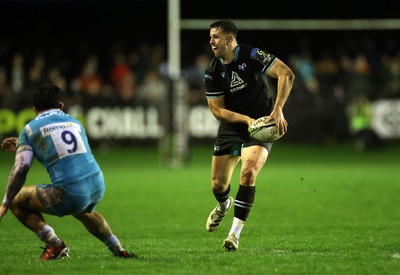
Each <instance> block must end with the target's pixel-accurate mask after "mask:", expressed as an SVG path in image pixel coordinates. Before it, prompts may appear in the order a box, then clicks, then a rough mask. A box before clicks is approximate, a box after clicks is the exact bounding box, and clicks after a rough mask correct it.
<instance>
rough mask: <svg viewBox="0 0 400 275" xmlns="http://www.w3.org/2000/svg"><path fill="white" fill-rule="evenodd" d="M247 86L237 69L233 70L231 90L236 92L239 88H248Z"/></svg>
mask: <svg viewBox="0 0 400 275" xmlns="http://www.w3.org/2000/svg"><path fill="white" fill-rule="evenodd" d="M246 86H247V83H245V82H244V81H243V80H242V79H241V78H240V76H239V75H238V74H237V73H236V72H235V71H232V78H231V89H230V92H231V93H234V92H236V91H238V90H241V89H244V88H246Z"/></svg>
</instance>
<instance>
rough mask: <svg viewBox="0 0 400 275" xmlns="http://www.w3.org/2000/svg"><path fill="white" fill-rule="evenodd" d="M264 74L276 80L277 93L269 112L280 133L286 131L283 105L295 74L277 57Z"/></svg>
mask: <svg viewBox="0 0 400 275" xmlns="http://www.w3.org/2000/svg"><path fill="white" fill-rule="evenodd" d="M266 74H267V75H268V76H269V77H272V78H276V79H277V80H278V85H277V94H276V99H275V105H274V109H273V110H272V112H271V114H270V119H274V120H275V122H276V124H277V125H278V127H279V131H280V132H281V133H285V132H286V131H287V121H286V119H285V117H284V115H283V111H282V110H283V107H284V106H285V103H286V100H287V98H288V97H289V94H290V92H291V90H292V87H293V82H294V78H295V75H294V73H293V72H292V70H291V69H290V68H289V67H288V66H287V65H286V64H285V63H283V62H282V61H281V60H279V59H278V58H276V59H275V61H274V64H272V66H271V67H270V68H269V69H268V71H267V72H266Z"/></svg>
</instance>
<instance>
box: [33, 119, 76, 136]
mask: <svg viewBox="0 0 400 275" xmlns="http://www.w3.org/2000/svg"><path fill="white" fill-rule="evenodd" d="M68 128H77V129H79V130H80V129H81V127H80V126H79V124H77V123H74V122H62V123H51V124H48V125H45V126H43V127H40V132H41V133H42V136H43V137H45V136H48V135H50V134H51V133H52V132H54V131H58V130H65V129H68Z"/></svg>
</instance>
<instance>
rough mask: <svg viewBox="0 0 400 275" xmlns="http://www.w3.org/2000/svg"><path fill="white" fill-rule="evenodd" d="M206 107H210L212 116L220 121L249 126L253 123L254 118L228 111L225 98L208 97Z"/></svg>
mask: <svg viewBox="0 0 400 275" xmlns="http://www.w3.org/2000/svg"><path fill="white" fill-rule="evenodd" d="M207 102H208V108H209V109H210V111H211V113H212V114H213V116H214V117H215V118H216V119H218V120H219V121H221V122H228V123H245V124H247V125H248V126H249V127H250V126H251V124H252V123H253V121H254V119H253V118H251V117H249V116H246V115H242V114H239V113H236V112H233V111H230V110H228V109H226V108H225V106H224V105H225V104H224V103H225V100H224V97H223V96H221V97H208V98H207Z"/></svg>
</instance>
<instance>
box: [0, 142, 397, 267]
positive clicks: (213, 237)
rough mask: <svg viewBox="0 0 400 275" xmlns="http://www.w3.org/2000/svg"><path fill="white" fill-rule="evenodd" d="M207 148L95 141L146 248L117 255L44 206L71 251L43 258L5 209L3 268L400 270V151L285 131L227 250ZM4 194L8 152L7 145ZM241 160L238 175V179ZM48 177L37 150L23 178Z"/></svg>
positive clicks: (130, 229)
mask: <svg viewBox="0 0 400 275" xmlns="http://www.w3.org/2000/svg"><path fill="white" fill-rule="evenodd" d="M210 152H211V151H210V148H208V147H195V148H193V149H192V152H191V161H190V164H189V165H188V166H187V167H186V168H184V169H181V170H170V169H167V168H165V167H164V166H163V165H162V164H161V163H160V158H159V156H158V154H157V151H156V150H155V149H151V148H149V147H145V148H137V147H132V148H130V149H113V150H95V156H96V158H97V160H98V161H99V163H100V165H101V166H102V168H103V172H104V175H105V178H106V185H107V191H106V195H105V197H104V199H103V201H102V202H101V203H100V204H99V205H98V207H97V210H98V211H99V212H101V213H102V214H103V215H104V216H105V217H106V219H107V220H108V222H109V224H110V225H111V227H112V228H113V231H114V233H115V234H116V235H117V236H118V237H119V239H120V241H121V242H122V244H123V245H124V246H125V247H126V249H128V250H129V251H132V252H134V253H136V254H138V255H139V256H140V259H138V260H123V259H116V258H114V257H112V256H110V253H109V252H108V250H107V249H106V248H105V247H104V246H103V244H102V243H101V242H99V241H98V240H97V239H95V238H93V237H92V236H91V235H89V233H87V232H86V231H85V229H84V228H83V226H82V225H81V224H80V223H79V222H78V221H76V220H74V219H73V218H71V217H64V218H58V217H52V216H46V219H47V221H48V222H49V224H50V225H51V226H52V227H53V228H54V229H55V230H56V232H57V234H58V235H59V236H60V237H61V238H62V239H63V240H64V241H65V242H66V244H67V245H68V246H69V247H70V249H71V252H70V258H69V259H66V260H60V261H46V262H43V261H38V260H37V257H38V256H39V255H40V253H41V252H42V251H41V250H40V248H39V246H40V245H41V243H40V242H39V240H38V239H37V238H36V236H35V235H34V234H33V233H32V232H30V231H28V230H26V229H25V228H24V227H23V226H22V225H20V224H19V223H18V222H17V220H16V219H15V218H14V217H13V216H12V214H11V213H8V214H7V215H6V216H5V217H4V219H3V221H2V223H1V226H0V244H1V245H0V259H1V260H0V262H1V264H0V274H26V273H27V272H30V273H32V274H43V273H46V274H56V273H57V274H59V273H61V274H95V273H98V274H123V273H136V274H209V273H217V274H228V273H232V274H233V273H236V274H239V273H242V274H400V238H399V237H400V234H399V225H400V219H399V217H400V204H399V193H400V180H399V176H398V170H399V163H400V162H399V160H400V154H399V153H400V150H399V149H398V146H396V145H394V146H389V147H387V148H386V149H384V150H382V151H375V152H370V153H364V154H362V153H359V152H356V151H355V150H354V149H353V147H352V146H351V145H341V146H316V145H298V144H285V143H284V142H280V143H279V142H278V143H276V144H275V145H274V149H273V151H272V153H271V155H270V158H269V160H268V162H267V165H266V166H265V167H264V168H263V170H262V172H261V174H260V175H259V177H258V180H257V192H256V201H255V205H254V207H253V210H252V212H251V214H250V216H249V218H248V222H247V223H246V225H245V227H244V230H243V232H242V235H241V239H240V247H239V250H238V251H237V252H235V253H227V252H224V251H223V249H222V241H223V240H224V238H225V237H226V235H227V233H228V231H229V229H230V225H231V221H232V217H233V211H231V212H230V213H229V214H228V215H227V216H226V218H225V220H224V222H223V223H222V226H221V228H220V229H219V230H218V231H216V232H213V233H208V232H206V230H205V227H204V226H205V221H206V218H207V216H208V214H209V212H210V211H211V209H212V208H213V207H214V206H215V204H216V202H215V199H214V198H213V195H212V193H211V188H210V179H209V176H210ZM0 158H1V166H0V175H1V178H2V182H3V184H2V189H3V190H1V193H0V194H1V196H2V195H3V194H4V187H5V184H4V183H5V182H6V178H7V175H8V173H9V169H10V167H11V165H12V160H13V156H12V155H11V154H6V153H4V152H0ZM237 179H238V170H237V171H235V174H234V177H233V181H232V191H233V193H232V194H235V193H236V190H237ZM43 182H48V176H47V175H46V173H45V170H44V169H43V168H42V167H41V166H40V164H39V163H38V162H37V161H36V162H35V164H34V166H33V167H32V170H31V172H30V174H29V176H28V181H27V184H36V183H43Z"/></svg>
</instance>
